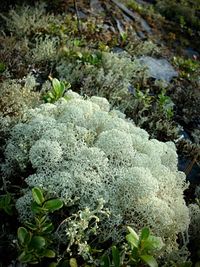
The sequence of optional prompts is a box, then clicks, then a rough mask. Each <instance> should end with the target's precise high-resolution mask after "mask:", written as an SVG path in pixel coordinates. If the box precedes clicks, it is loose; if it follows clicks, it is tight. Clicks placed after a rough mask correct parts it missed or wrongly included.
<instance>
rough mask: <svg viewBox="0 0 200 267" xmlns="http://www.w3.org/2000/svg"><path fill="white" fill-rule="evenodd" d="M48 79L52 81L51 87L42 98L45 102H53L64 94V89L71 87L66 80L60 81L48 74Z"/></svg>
mask: <svg viewBox="0 0 200 267" xmlns="http://www.w3.org/2000/svg"><path fill="white" fill-rule="evenodd" d="M49 79H50V80H51V82H52V86H53V89H52V90H51V91H50V92H47V93H46V95H44V97H43V98H44V101H45V102H47V103H54V102H55V101H57V100H58V99H59V98H61V97H63V96H64V93H65V91H66V90H68V89H69V88H70V87H71V84H70V83H68V82H66V83H64V82H60V81H59V80H58V79H56V78H52V77H51V76H49Z"/></svg>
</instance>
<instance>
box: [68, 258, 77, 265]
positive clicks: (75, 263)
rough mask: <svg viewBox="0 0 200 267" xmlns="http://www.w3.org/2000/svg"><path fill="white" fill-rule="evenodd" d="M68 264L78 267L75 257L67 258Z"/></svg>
mask: <svg viewBox="0 0 200 267" xmlns="http://www.w3.org/2000/svg"><path fill="white" fill-rule="evenodd" d="M69 265H70V267H78V264H77V261H76V259H75V258H71V259H70V260H69Z"/></svg>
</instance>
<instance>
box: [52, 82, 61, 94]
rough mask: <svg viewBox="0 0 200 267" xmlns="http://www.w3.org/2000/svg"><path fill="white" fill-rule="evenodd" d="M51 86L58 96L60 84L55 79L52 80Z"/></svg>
mask: <svg viewBox="0 0 200 267" xmlns="http://www.w3.org/2000/svg"><path fill="white" fill-rule="evenodd" d="M52 85H53V89H54V91H55V93H56V96H59V95H60V90H61V84H60V81H59V80H58V79H56V78H53V79H52Z"/></svg>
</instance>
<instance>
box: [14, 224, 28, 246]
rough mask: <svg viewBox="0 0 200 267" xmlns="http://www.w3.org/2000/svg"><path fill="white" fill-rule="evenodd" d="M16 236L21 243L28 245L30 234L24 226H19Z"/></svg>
mask: <svg viewBox="0 0 200 267" xmlns="http://www.w3.org/2000/svg"><path fill="white" fill-rule="evenodd" d="M17 237H18V239H19V241H20V243H21V244H22V245H28V244H29V242H30V240H31V234H30V233H29V232H28V231H27V230H26V228H24V227H19V228H18V230H17Z"/></svg>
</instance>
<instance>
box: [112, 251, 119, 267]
mask: <svg viewBox="0 0 200 267" xmlns="http://www.w3.org/2000/svg"><path fill="white" fill-rule="evenodd" d="M112 258H113V263H114V267H119V266H120V253H119V250H118V248H117V247H116V246H113V247H112Z"/></svg>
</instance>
